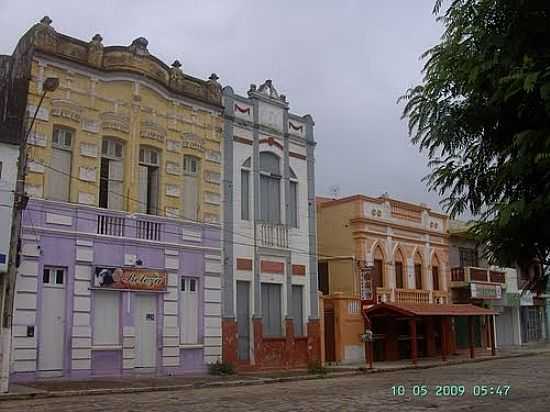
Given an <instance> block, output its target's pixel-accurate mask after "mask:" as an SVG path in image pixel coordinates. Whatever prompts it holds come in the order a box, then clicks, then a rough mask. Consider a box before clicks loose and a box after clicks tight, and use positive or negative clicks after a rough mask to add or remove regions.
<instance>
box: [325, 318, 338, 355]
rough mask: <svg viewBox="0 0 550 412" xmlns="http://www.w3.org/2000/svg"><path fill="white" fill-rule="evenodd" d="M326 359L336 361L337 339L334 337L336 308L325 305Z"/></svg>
mask: <svg viewBox="0 0 550 412" xmlns="http://www.w3.org/2000/svg"><path fill="white" fill-rule="evenodd" d="M324 316H325V361H326V362H336V341H335V339H334V331H335V325H334V321H335V319H334V308H332V307H325V313H324Z"/></svg>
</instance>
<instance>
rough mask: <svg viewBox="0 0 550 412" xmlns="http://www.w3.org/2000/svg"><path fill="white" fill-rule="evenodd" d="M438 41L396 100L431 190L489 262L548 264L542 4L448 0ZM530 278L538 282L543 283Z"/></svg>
mask: <svg viewBox="0 0 550 412" xmlns="http://www.w3.org/2000/svg"><path fill="white" fill-rule="evenodd" d="M443 6H444V3H443V2H442V1H441V0H437V2H436V5H435V8H434V13H435V14H436V15H437V16H438V20H439V21H440V22H441V23H442V24H443V25H444V27H445V31H444V34H443V35H442V38H441V42H440V43H439V44H437V45H436V46H434V47H433V48H431V49H429V50H428V51H427V52H425V53H424V55H423V58H424V59H425V66H424V69H423V73H424V79H423V81H422V84H420V85H418V86H416V87H413V88H411V89H409V90H407V92H406V93H405V95H404V96H402V97H401V98H400V100H403V101H405V103H406V104H405V108H404V111H403V117H407V118H408V124H409V134H410V136H411V141H412V142H413V143H414V144H416V145H418V146H419V148H420V150H421V151H425V152H427V154H428V157H429V159H430V161H429V163H428V164H429V166H430V167H431V168H432V173H431V174H430V175H429V176H427V177H426V181H427V183H428V186H429V188H430V189H431V190H434V191H436V192H438V193H439V194H440V195H441V196H443V199H444V200H443V205H444V207H445V209H446V210H447V211H448V212H450V214H451V215H452V216H456V215H460V214H462V213H465V212H469V213H471V214H473V215H474V216H477V217H479V221H478V223H477V224H476V225H474V226H473V228H472V233H473V234H474V235H475V236H476V238H477V239H478V240H480V241H482V242H486V243H487V248H486V250H487V253H488V256H487V257H488V258H489V259H490V260H491V261H492V262H493V263H499V264H505V265H514V264H516V263H517V264H519V265H520V266H526V265H528V264H532V263H533V261H536V262H538V263H539V264H541V266H542V269H543V270H542V271H541V273H545V272H546V273H547V275H546V277H547V276H548V267H549V265H550V218H549V217H550V42H549V40H548V39H550V24H549V23H548V22H549V21H550V2H549V1H547V0H453V1H451V2H450V5H449V7H448V9H447V10H446V11H444V12H443V11H442V7H443ZM539 280H543V279H542V278H541V279H539Z"/></svg>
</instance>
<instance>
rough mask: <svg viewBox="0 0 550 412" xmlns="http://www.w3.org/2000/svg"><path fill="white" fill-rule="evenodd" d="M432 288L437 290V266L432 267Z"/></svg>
mask: <svg viewBox="0 0 550 412" xmlns="http://www.w3.org/2000/svg"><path fill="white" fill-rule="evenodd" d="M432 279H433V290H439V268H438V267H437V266H434V267H432Z"/></svg>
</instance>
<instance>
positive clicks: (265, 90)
mask: <svg viewBox="0 0 550 412" xmlns="http://www.w3.org/2000/svg"><path fill="white" fill-rule="evenodd" d="M258 93H262V94H264V95H266V96H268V97H271V98H272V99H278V98H279V93H277V89H275V86H273V81H272V80H266V81H265V82H264V83H263V84H262V85H260V88H259V89H258Z"/></svg>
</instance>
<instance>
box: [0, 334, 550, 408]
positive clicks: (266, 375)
mask: <svg viewBox="0 0 550 412" xmlns="http://www.w3.org/2000/svg"><path fill="white" fill-rule="evenodd" d="M540 354H550V345H548V344H545V345H536V346H523V347H511V348H505V349H501V350H498V351H497V355H496V356H494V357H493V356H490V354H488V353H477V355H476V356H477V357H476V358H475V359H469V356H467V355H466V354H461V355H459V356H452V357H450V358H449V359H448V361H447V362H443V361H442V360H441V358H429V359H419V361H418V364H417V366H416V367H415V366H413V365H412V364H411V362H410V360H404V361H397V362H376V363H375V364H374V370H367V368H366V365H365V364H356V365H338V366H329V367H327V373H325V374H311V373H308V371H307V370H292V371H275V372H273V371H270V372H255V373H242V374H238V375H231V376H211V375H195V376H155V375H148V376H147V375H146V376H143V375H141V376H125V377H111V378H105V377H103V378H94V379H88V380H70V379H59V378H57V379H44V380H41V381H38V382H32V383H28V384H14V385H12V386H11V387H10V393H8V394H0V401H3V400H13V399H32V398H49V397H68V396H86V395H101V394H116V393H121V394H122V393H138V392H157V391H173V390H185V389H197V388H212V387H236V386H248V385H259V384H266V383H277V382H294V381H304V380H314V379H322V378H338V377H345V376H353V375H357V374H364V373H369V374H370V373H380V372H392V371H398V370H409V369H427V368H434V367H442V366H449V365H460V364H466V363H472V362H485V361H492V360H497V359H507V358H515V357H526V356H535V355H540Z"/></svg>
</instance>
